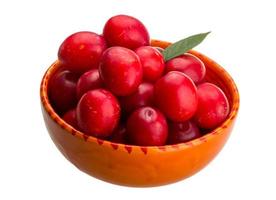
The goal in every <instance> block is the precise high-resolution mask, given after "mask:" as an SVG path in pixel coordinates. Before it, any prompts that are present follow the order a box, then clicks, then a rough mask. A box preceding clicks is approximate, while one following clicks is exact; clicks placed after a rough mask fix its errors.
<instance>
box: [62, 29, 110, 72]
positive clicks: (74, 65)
mask: <svg viewBox="0 0 276 200" xmlns="http://www.w3.org/2000/svg"><path fill="white" fill-rule="evenodd" d="M106 48H107V45H106V42H105V40H104V38H103V36H101V35H98V34H96V33H93V32H89V31H82V32H77V33H74V34H72V35H70V36H69V37H67V38H66V39H65V40H64V41H63V43H62V44H61V45H60V47H59V50H58V59H59V60H60V62H61V64H62V65H63V66H64V67H65V68H66V69H68V70H70V71H72V72H75V73H79V74H82V73H84V72H86V71H88V70H91V69H96V68H98V65H99V62H100V58H101V56H102V54H103V52H104V51H105V49H106Z"/></svg>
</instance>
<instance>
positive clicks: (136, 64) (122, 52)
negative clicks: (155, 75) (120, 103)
mask: <svg viewBox="0 0 276 200" xmlns="http://www.w3.org/2000/svg"><path fill="white" fill-rule="evenodd" d="M99 71H100V76H101V78H102V80H103V82H104V84H105V86H106V87H107V88H108V89H109V90H110V91H111V92H112V93H113V94H115V95H117V96H127V95H130V94H131V93H133V92H135V91H136V90H137V88H138V86H139V85H140V83H141V82H142V76H143V68H142V65H141V62H140V59H139V57H138V56H137V55H136V53H135V52H134V51H132V50H130V49H127V48H124V47H111V48H109V49H107V50H106V51H105V52H104V54H103V56H102V59H101V62H100V66H99Z"/></svg>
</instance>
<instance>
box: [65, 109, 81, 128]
mask: <svg viewBox="0 0 276 200" xmlns="http://www.w3.org/2000/svg"><path fill="white" fill-rule="evenodd" d="M62 119H63V120H64V121H66V123H68V124H70V125H71V126H73V127H74V128H75V129H78V122H77V118H76V109H75V108H74V109H71V110H69V111H67V112H66V113H65V114H64V115H63V116H62Z"/></svg>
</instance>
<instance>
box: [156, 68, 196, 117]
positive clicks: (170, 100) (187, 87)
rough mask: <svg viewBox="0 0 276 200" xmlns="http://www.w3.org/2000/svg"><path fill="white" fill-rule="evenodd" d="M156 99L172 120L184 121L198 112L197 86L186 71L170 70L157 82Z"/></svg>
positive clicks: (160, 107)
mask: <svg viewBox="0 0 276 200" xmlns="http://www.w3.org/2000/svg"><path fill="white" fill-rule="evenodd" d="M154 101H155V103H156V106H157V107H158V108H159V109H160V110H161V112H163V113H164V114H165V115H166V117H168V118H169V119H170V120H172V121H175V122H184V121H186V120H188V119H190V118H191V117H192V116H193V115H194V114H195V112H196V109H197V93H196V86H195V84H194V83H193V81H192V80H191V79H190V78H189V77H188V76H186V75H185V74H184V73H182V72H177V71H172V72H169V73H168V74H166V75H165V76H163V77H162V78H161V79H159V80H158V81H157V82H156V84H155V86H154Z"/></svg>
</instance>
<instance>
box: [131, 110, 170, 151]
mask: <svg viewBox="0 0 276 200" xmlns="http://www.w3.org/2000/svg"><path fill="white" fill-rule="evenodd" d="M127 134H128V138H129V140H130V142H132V143H133V144H136V145H141V146H161V145H165V143H166V140H167V137H168V125H167V121H166V118H165V116H164V115H163V114H162V113H161V112H160V111H158V110H157V109H154V108H152V107H142V108H138V109H137V110H136V111H134V112H133V113H132V114H131V115H130V117H129V118H128V121H127Z"/></svg>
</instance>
